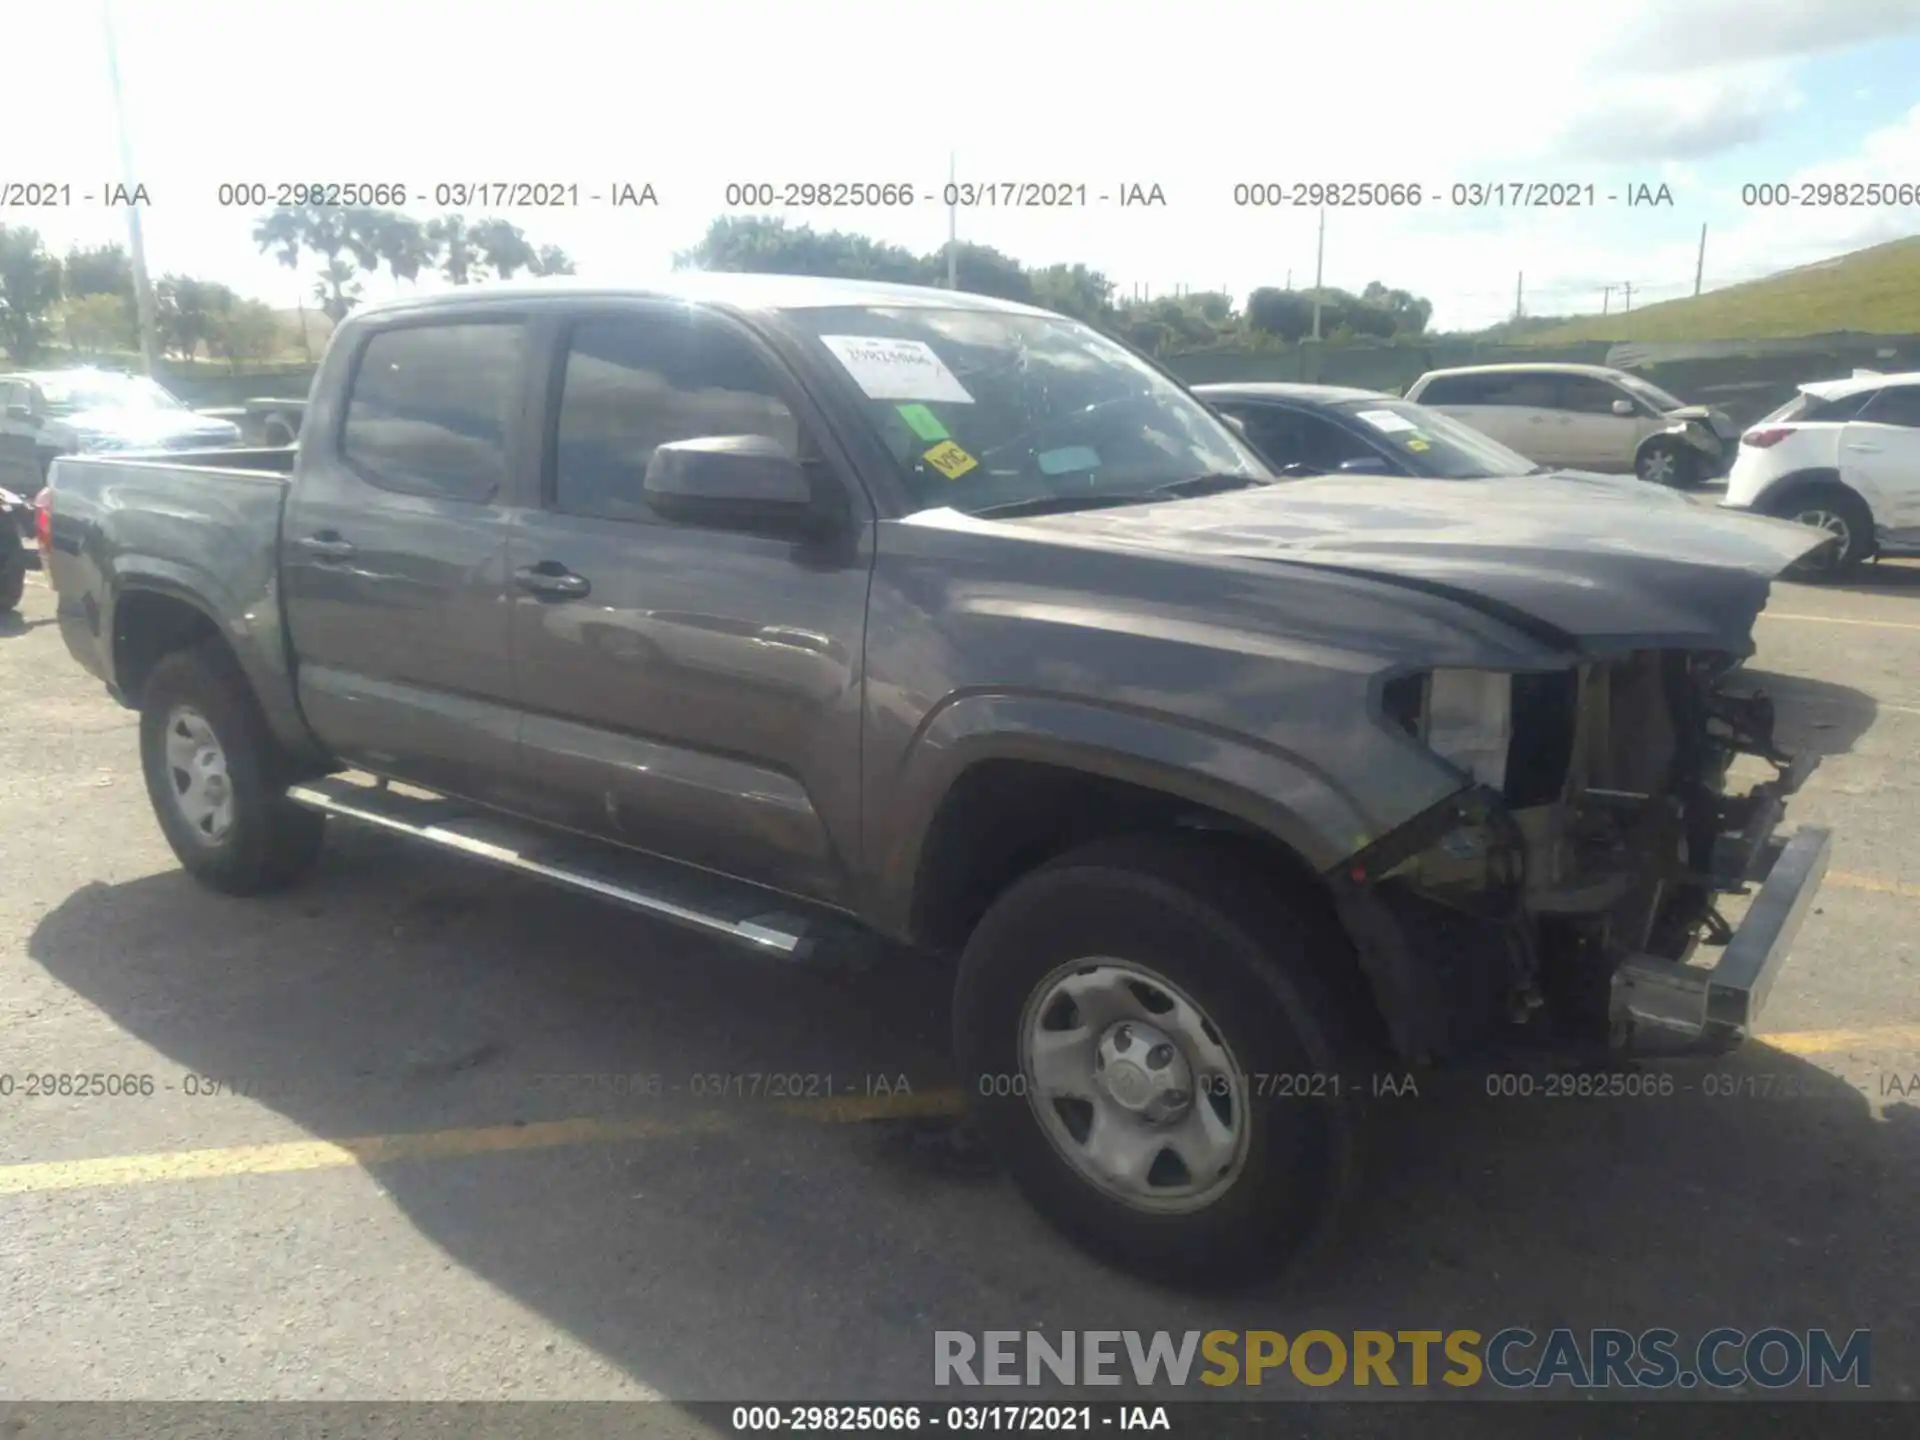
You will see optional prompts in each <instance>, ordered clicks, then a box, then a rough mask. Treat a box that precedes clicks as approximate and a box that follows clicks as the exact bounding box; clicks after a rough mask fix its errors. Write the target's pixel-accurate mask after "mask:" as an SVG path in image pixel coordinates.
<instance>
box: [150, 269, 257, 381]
mask: <svg viewBox="0 0 1920 1440" xmlns="http://www.w3.org/2000/svg"><path fill="white" fill-rule="evenodd" d="M153 295H154V300H155V302H156V304H155V308H156V310H157V311H158V320H159V324H160V335H161V339H162V340H163V341H164V342H165V344H166V347H167V349H168V350H170V351H174V352H177V353H178V354H181V355H185V356H186V357H187V358H188V359H189V360H191V359H192V358H194V357H195V356H196V355H198V354H199V353H200V347H201V346H202V345H210V342H211V341H212V340H213V337H214V336H215V335H216V334H217V333H218V332H219V328H220V324H221V321H222V317H224V316H226V315H228V314H230V313H232V310H233V307H234V306H235V305H236V304H237V303H239V298H240V297H239V296H237V295H235V294H234V293H233V291H232V290H230V289H228V288H227V287H226V286H225V285H222V284H221V283H220V282H219V281H217V280H196V279H194V278H193V276H191V275H163V276H161V277H160V281H159V283H158V284H157V285H155V286H154V287H153Z"/></svg>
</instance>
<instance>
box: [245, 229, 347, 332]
mask: <svg viewBox="0 0 1920 1440" xmlns="http://www.w3.org/2000/svg"><path fill="white" fill-rule="evenodd" d="M348 213H349V212H347V211H344V210H340V209H337V208H334V207H330V206H325V205H283V206H281V207H280V208H279V209H277V210H274V211H272V212H270V213H269V214H267V215H265V216H263V217H262V218H261V220H260V221H259V222H258V223H257V224H256V225H255V226H254V227H253V240H254V243H255V244H256V245H258V246H259V247H260V250H261V252H262V253H263V254H265V253H269V252H271V253H272V254H273V255H275V256H276V257H278V259H279V261H280V263H281V264H282V265H285V266H286V267H287V268H288V269H289V270H298V269H299V268H300V264H301V261H302V260H304V259H305V258H306V257H307V256H309V255H311V256H315V257H318V258H319V260H320V261H321V262H322V263H321V265H320V279H319V283H318V284H316V285H315V286H314V298H315V299H317V300H318V301H319V302H320V308H321V309H322V310H323V311H325V312H326V316H327V318H328V319H329V320H331V321H333V322H334V323H335V324H336V325H337V324H339V323H340V321H342V320H344V319H346V318H347V312H348V311H350V310H351V309H353V307H354V306H355V305H356V304H358V303H359V300H360V287H359V285H358V284H357V283H356V272H355V269H354V265H353V259H352V257H353V246H352V245H351V244H350V243H349V242H350V240H353V239H355V237H353V236H352V234H351V232H350V231H349V228H348V224H347V217H348Z"/></svg>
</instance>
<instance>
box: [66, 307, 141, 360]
mask: <svg viewBox="0 0 1920 1440" xmlns="http://www.w3.org/2000/svg"><path fill="white" fill-rule="evenodd" d="M61 311H62V317H63V319H64V321H65V328H66V332H67V343H68V344H69V345H71V346H72V347H73V348H74V350H75V351H76V352H77V353H78V354H81V355H105V354H108V353H110V352H112V351H116V350H137V349H139V348H140V327H139V324H138V323H137V321H136V319H135V316H134V310H133V302H132V301H130V300H128V299H127V298H126V297H125V296H122V295H112V294H107V293H104V292H102V293H97V294H92V295H81V296H77V297H76V298H74V299H71V300H68V301H67V302H66V303H65V304H64V305H63V306H61Z"/></svg>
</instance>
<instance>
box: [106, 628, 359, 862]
mask: <svg viewBox="0 0 1920 1440" xmlns="http://www.w3.org/2000/svg"><path fill="white" fill-rule="evenodd" d="M278 760H279V748H278V746H277V745H276V744H275V743H274V739H273V736H272V733H271V732H270V731H269V730H268V729H267V723H266V719H265V717H264V716H262V715H261V714H260V708H259V706H258V704H256V703H255V701H254V698H253V692H252V691H251V690H250V689H249V688H248V686H247V681H246V677H245V676H244V675H242V674H241V673H240V670H239V667H238V666H237V665H236V664H235V663H234V661H233V659H232V658H231V657H230V656H229V655H228V654H227V652H226V651H225V650H224V649H222V648H221V647H220V646H219V645H218V644H216V643H213V642H205V643H202V644H200V645H196V646H194V647H192V648H191V649H186V650H177V651H175V652H174V653H173V654H171V655H168V656H167V657H166V658H164V659H163V660H161V661H160V662H159V664H157V665H155V666H154V668H153V673H152V674H151V675H150V676H148V678H147V683H146V686H145V688H144V691H143V693H142V696H141V705H140V763H141V768H142V769H143V770H144V771H145V772H146V779H147V794H148V797H149V798H150V799H151V800H152V802H153V811H154V814H155V816H156V817H158V819H159V821H160V828H161V830H162V831H163V832H165V834H166V837H167V843H168V844H169V845H171V846H172V847H173V853H174V854H175V855H177V856H178V857H179V859H180V864H181V865H182V866H183V867H185V869H186V871H187V873H188V874H190V875H192V876H193V877H194V879H196V880H198V881H200V882H201V883H202V884H204V885H207V886H209V887H211V888H212V889H215V890H220V891H224V892H226V893H227V894H229V895H258V894H262V893H264V892H266V891H270V890H278V889H281V888H283V887H285V886H287V885H290V884H292V883H293V882H294V881H295V880H297V879H298V878H299V877H300V876H301V875H302V874H303V873H305V872H306V870H307V869H308V868H309V867H310V866H311V865H312V864H313V862H314V860H315V858H316V857H317V856H318V855H319V853H320V842H321V840H322V838H323V837H324V834H325V821H324V820H323V819H322V817H321V816H320V815H318V814H316V813H314V812H313V811H310V810H304V809H301V808H300V807H299V806H297V805H294V804H292V803H291V802H290V801H288V800H287V798H286V795H285V793H284V785H283V784H281V783H280V782H279V781H278V779H277V778H276V777H277V772H278V768H279V767H278Z"/></svg>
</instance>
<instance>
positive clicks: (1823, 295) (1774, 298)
mask: <svg viewBox="0 0 1920 1440" xmlns="http://www.w3.org/2000/svg"><path fill="white" fill-rule="evenodd" d="M1833 330H1858V331H1864V332H1867V333H1869V334H1879V335H1911V334H1920V235H1916V236H1911V237H1909V238H1908V239H1905V240H1895V241H1892V242H1890V243H1888V244H1885V245H1875V246H1874V247H1873V248H1872V249H1869V250H1855V251H1854V252H1853V253H1851V254H1849V255H1839V256H1835V257H1834V258H1833V259H1831V260H1822V261H1819V262H1817V263H1815V264H1812V265H1803V266H1801V267H1800V268H1799V269H1797V270H1783V271H1781V272H1780V273H1779V274H1778V275H1769V276H1767V277H1766V278H1765V279H1761V280H1749V281H1747V282H1746V283H1745V284H1743V285H1729V286H1727V287H1726V288H1725V289H1724V290H1711V291H1708V292H1707V293H1706V294H1704V295H1701V296H1698V297H1695V298H1689V299H1686V300H1665V301H1662V302H1661V303H1660V304H1658V305H1648V306H1645V307H1644V308H1642V309H1639V310H1630V311H1628V312H1627V313H1625V314H1616V315H1588V316H1584V317H1582V318H1580V319H1578V320H1572V321H1569V322H1568V323H1567V324H1565V325H1559V326H1555V327H1553V328H1551V329H1543V330H1538V331H1534V332H1533V333H1531V334H1528V335H1527V336H1526V337H1525V340H1526V341H1527V342H1528V343H1536V342H1537V343H1539V344H1543V345H1557V344H1562V343H1565V342H1567V341H1572V340H1771V339H1781V338H1785V337H1788V336H1795V335H1823V334H1826V333H1827V332H1829V331H1833Z"/></svg>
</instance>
